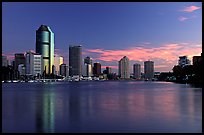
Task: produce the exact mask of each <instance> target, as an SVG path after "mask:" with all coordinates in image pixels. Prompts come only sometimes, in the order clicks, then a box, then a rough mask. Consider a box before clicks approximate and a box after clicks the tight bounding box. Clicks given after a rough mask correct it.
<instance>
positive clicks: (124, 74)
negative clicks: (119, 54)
mask: <svg viewBox="0 0 204 135" xmlns="http://www.w3.org/2000/svg"><path fill="white" fill-rule="evenodd" d="M118 75H119V77H120V78H122V79H129V78H130V69H129V59H128V57H127V56H124V57H123V58H122V59H121V60H120V61H119V64H118Z"/></svg>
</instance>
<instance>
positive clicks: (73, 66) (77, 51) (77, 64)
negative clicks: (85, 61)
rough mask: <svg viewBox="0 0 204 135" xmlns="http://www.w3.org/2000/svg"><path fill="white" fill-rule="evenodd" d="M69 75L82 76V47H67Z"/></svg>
mask: <svg viewBox="0 0 204 135" xmlns="http://www.w3.org/2000/svg"><path fill="white" fill-rule="evenodd" d="M69 75H70V76H74V75H77V76H81V75H82V46H81V45H78V46H69Z"/></svg>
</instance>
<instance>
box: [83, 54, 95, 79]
mask: <svg viewBox="0 0 204 135" xmlns="http://www.w3.org/2000/svg"><path fill="white" fill-rule="evenodd" d="M82 70H83V73H82V74H83V76H86V77H91V76H92V75H93V67H92V58H90V57H89V56H87V57H86V58H84V64H83V69H82Z"/></svg>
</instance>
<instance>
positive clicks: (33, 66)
mask: <svg viewBox="0 0 204 135" xmlns="http://www.w3.org/2000/svg"><path fill="white" fill-rule="evenodd" d="M26 74H28V75H33V76H37V75H42V56H41V55H40V54H36V53H34V52H31V51H29V52H27V53H26Z"/></svg>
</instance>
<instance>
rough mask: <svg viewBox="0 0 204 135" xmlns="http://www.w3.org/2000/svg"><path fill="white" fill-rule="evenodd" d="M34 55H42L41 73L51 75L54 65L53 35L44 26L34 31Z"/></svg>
mask: <svg viewBox="0 0 204 135" xmlns="http://www.w3.org/2000/svg"><path fill="white" fill-rule="evenodd" d="M36 53H38V54H40V55H42V68H43V71H44V72H45V73H46V74H51V73H52V65H54V33H53V32H52V31H51V29H50V28H49V27H48V26H46V25H41V26H40V28H39V29H38V30H36Z"/></svg>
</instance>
